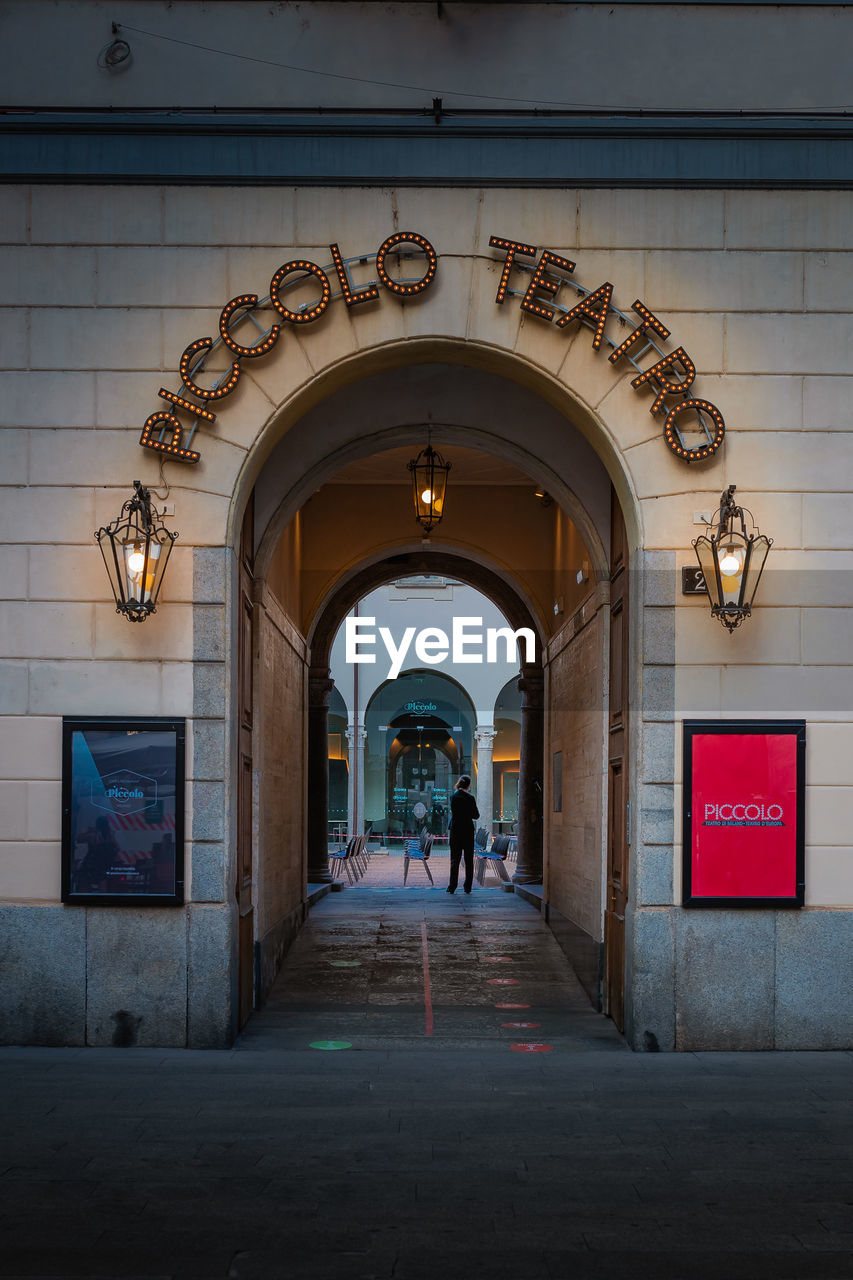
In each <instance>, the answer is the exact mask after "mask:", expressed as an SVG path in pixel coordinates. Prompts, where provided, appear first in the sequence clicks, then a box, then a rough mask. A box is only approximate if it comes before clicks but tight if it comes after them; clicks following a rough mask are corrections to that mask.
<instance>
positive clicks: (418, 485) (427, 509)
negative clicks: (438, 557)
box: [408, 444, 450, 533]
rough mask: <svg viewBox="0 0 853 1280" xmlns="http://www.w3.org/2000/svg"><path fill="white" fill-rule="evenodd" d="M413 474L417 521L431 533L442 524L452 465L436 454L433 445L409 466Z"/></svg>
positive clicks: (428, 446) (413, 493) (425, 530)
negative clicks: (448, 477) (448, 478)
mask: <svg viewBox="0 0 853 1280" xmlns="http://www.w3.org/2000/svg"><path fill="white" fill-rule="evenodd" d="M408 467H409V471H411V473H412V497H413V499H414V503H415V519H416V520H417V521H418V523H419V524H420V525H421V527H422V528H423V530H424V532H426V533H430V532H431V531H432V530H433V529H434V528H435V526H436V525H437V524H440V523H441V519H442V516H443V515H444V497H445V492H446V490H447V473H448V471H449V470H450V463H449V462H446V461H445V460H444V458H442V456H441V454H440V453H436V451H435V449H433V447H432V445H431V444H428V445H427V447H426V448H425V449H422V450H421V452H420V453H419V454H418V456H417V457H416V458H413V459H412V461H411V462H410V463H409V464H408Z"/></svg>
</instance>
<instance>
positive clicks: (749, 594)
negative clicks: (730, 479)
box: [693, 484, 773, 632]
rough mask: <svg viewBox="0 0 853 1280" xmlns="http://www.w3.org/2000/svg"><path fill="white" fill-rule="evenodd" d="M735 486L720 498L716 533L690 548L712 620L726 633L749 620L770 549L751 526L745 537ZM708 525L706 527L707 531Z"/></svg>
mask: <svg viewBox="0 0 853 1280" xmlns="http://www.w3.org/2000/svg"><path fill="white" fill-rule="evenodd" d="M736 487H737V486H736V485H733V484H730V485H729V487H728V489H726V491H725V492H724V493H723V494H722V495H721V497H720V510H719V512H718V517H719V518H718V520H717V528H716V531H715V532H713V533H710V535H709V534H702V536H701V537H699V538H696V539H695V541H694V543H693V546H694V549H695V551H696V558H697V559H698V561H699V567H700V569H701V570H702V575H703V577H704V579H705V585H706V586H707V588H708V595H709V596H710V599H711V616H712V617H713V618H719V619H720V622H722V624H723V626H724V627H726V628H727V629H728V631H729V632H732V631H734V630H735V628H736V627H739V626H740V624H741V623H742V622H743V620H744V618H748V617H749V616H750V614H751V611H752V602H753V600H754V599H755V590H756V588H757V586H758V580H759V578H760V577H761V571H762V569H763V568H764V562H765V560H766V559H767V553H768V551H769V550H770V548H771V546H772V545H773V539H772V538H766V537H765V536H764V534H763V533H760V532H759V530H758V528H757V527H756V526H755V524H754V523H752V516H751V514H750V513H747V514H750V522H751V523H752V531H751V532H749V533H747V529H746V520H745V517H744V509H743V507H739V506H738V505H737V503H736V502H735V498H734V495H735V489H736ZM711 527H712V526H711V525H709V526H708V528H709V530H710V529H711Z"/></svg>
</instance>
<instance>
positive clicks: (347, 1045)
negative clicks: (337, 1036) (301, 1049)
mask: <svg viewBox="0 0 853 1280" xmlns="http://www.w3.org/2000/svg"><path fill="white" fill-rule="evenodd" d="M308 1047H309V1049H351V1048H352V1041H351V1040H312V1041H311V1043H310V1045H309V1046H308Z"/></svg>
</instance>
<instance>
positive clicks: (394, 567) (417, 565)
mask: <svg viewBox="0 0 853 1280" xmlns="http://www.w3.org/2000/svg"><path fill="white" fill-rule="evenodd" d="M425 567H426V568H427V569H428V571H429V572H430V573H433V574H434V573H446V574H449V575H453V576H456V577H458V578H461V579H462V580H463V581H466V582H467V583H468V584H469V585H470V586H474V587H476V588H477V589H478V590H480V591H482V592H483V594H484V595H486V596H488V597H489V599H491V600H492V601H493V602H494V603H495V604H496V605H498V607H499V608H500V609H501V611H502V612H503V614H504V616H505V617H506V618H507V620H508V622H509V623H510V625H511V626H512V627H513V629H518V628H520V627H531V628H532V629H533V630H534V631H535V632H536V633H537V634H538V639H539V644H540V646H541V642H542V634H541V627H540V625H539V623H538V620H537V619H536V618H535V615H534V614H533V613H532V612H531V610H530V608H529V606H528V605H527V603H526V602H525V600H524V598H523V595H522V594H521V593H520V592H519V590H518V589H517V588H516V587H514V586H513V584H512V583H511V582H509V581H507V579H506V578H505V577H504V576H502V575H500V574H498V573H496V572H495V570H494V569H491V568H489V567H487V566H486V565H483V564H477V563H474V562H471V561H469V560H467V559H466V558H465V557H464V556H463V555H460V554H458V553H452V552H447V551H443V550H438V549H434V550H433V549H431V550H430V551H429V553H428V554H427V553H425V552H424V551H423V550H420V551H412V552H408V553H398V554H395V555H393V556H390V557H386V558H385V559H384V560H378V561H376V562H374V563H371V564H368V565H365V566H361V567H360V568H359V569H357V570H355V571H354V572H352V573H350V574H348V575H347V576H346V577H345V578H344V579H343V580H342V581H341V583H340V584H339V585H338V587H337V589H336V590H335V592H334V593H333V594H332V595H331V596H330V597H329V598H328V599H327V600H326V601H325V603H324V605H323V608H322V610H321V611H320V612H319V613H318V615H317V617H316V618H315V621H314V624H313V626H312V628H311V630H310V631H309V635H308V637H307V639H308V642H309V645H310V652H311V666H310V669H309V674H308V757H307V759H308V814H307V840H308V880H309V883H322V882H323V881H324V880H325V879H326V878H327V876H328V857H327V839H326V829H327V817H326V815H327V810H328V766H327V737H328V706H329V694H330V692H331V687H332V685H331V681H330V666H329V655H330V652H331V646H332V641H333V639H334V637H335V633H336V632H337V629H338V627H339V625H340V623H341V621H342V620H343V618H344V617H345V616H346V614H347V612H348V611H349V609H350V608H351V607H352V606H353V605H354V604H355V603H356V601H358V600H360V599H361V598H362V597H363V596H364V595H366V594H367V593H368V592H369V591H371V590H372V589H373V588H374V587H376V586H379V585H382V584H383V583H385V582H388V581H389V580H390V579H392V578H397V577H404V576H407V575H411V574H415V573H418V572H422V571H423V570H424V568H425ZM520 688H521V689H522V735H521V768H520V773H519V828H518V837H519V839H518V868H517V871H516V878H517V880H518V882H519V883H523V884H527V883H539V882H541V879H542V821H541V812H540V803H539V798H538V791H539V792H541V783H542V778H543V770H544V763H543V761H544V754H543V753H544V736H543V735H544V682H543V677H542V667H541V657H540V661H539V662H536V663H530V664H526V665H524V666H523V667H522V668H521V680H520ZM537 788H538V791H537Z"/></svg>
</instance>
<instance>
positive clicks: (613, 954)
mask: <svg viewBox="0 0 853 1280" xmlns="http://www.w3.org/2000/svg"><path fill="white" fill-rule="evenodd" d="M611 504H612V517H611V544H610V545H611V552H610V714H609V741H608V769H607V775H608V790H607V901H606V903H605V909H604V1010H605V1013H608V1014H609V1015H610V1017H611V1018H612V1019H613V1021H614V1022H615V1023H616V1026H617V1027H618V1028H619V1030H620V1031H623V1030H624V1026H625V906H626V903H627V901H628V841H629V834H630V833H629V831H628V822H627V813H628V550H627V546H626V539H625V523H624V520H623V519H622V511H621V508H620V506H619V501H618V499H617V497H616V494H615V493H612V495H611Z"/></svg>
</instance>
